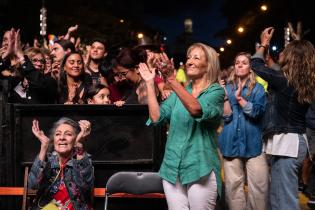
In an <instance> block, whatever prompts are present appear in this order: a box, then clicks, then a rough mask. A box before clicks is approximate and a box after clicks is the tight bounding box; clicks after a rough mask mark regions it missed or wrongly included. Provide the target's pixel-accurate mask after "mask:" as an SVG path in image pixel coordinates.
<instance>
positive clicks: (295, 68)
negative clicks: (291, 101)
mask: <svg viewBox="0 0 315 210" xmlns="http://www.w3.org/2000/svg"><path fill="white" fill-rule="evenodd" d="M280 65H281V69H282V71H283V73H284V76H285V77H286V78H287V80H288V83H289V85H291V86H292V87H293V88H294V89H295V90H296V91H297V100H298V102H299V103H302V104H303V103H312V102H313V101H314V100H315V92H314V90H315V49H314V46H313V44H312V43H311V42H309V41H307V40H294V41H292V42H290V43H289V44H288V45H287V46H286V47H285V48H284V50H283V52H282V57H281V58H280Z"/></svg>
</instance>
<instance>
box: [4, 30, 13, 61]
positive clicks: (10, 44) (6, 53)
mask: <svg viewBox="0 0 315 210" xmlns="http://www.w3.org/2000/svg"><path fill="white" fill-rule="evenodd" d="M14 34H15V30H14V29H13V28H11V30H10V33H9V39H8V44H7V46H3V47H2V48H1V50H0V51H1V52H0V53H1V57H2V59H6V58H8V57H9V56H10V55H11V54H12V53H13V51H14V42H15V41H14Z"/></svg>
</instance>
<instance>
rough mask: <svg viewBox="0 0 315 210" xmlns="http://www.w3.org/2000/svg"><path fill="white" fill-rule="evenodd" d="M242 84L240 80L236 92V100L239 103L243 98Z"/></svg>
mask: <svg viewBox="0 0 315 210" xmlns="http://www.w3.org/2000/svg"><path fill="white" fill-rule="evenodd" d="M241 93H242V82H241V79H238V84H237V90H236V91H235V98H236V100H237V101H239V100H240V99H241V98H242V95H241Z"/></svg>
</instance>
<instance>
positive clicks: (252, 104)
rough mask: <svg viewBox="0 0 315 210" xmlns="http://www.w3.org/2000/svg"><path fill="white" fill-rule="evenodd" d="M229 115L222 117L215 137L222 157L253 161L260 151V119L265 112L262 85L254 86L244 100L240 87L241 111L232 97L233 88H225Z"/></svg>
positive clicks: (229, 86)
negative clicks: (219, 128)
mask: <svg viewBox="0 0 315 210" xmlns="http://www.w3.org/2000/svg"><path fill="white" fill-rule="evenodd" d="M226 90H227V95H228V100H229V103H230V105H231V109H232V113H231V115H229V116H223V119H224V127H223V130H222V132H221V134H220V137H219V147H220V150H221V153H222V155H223V156H224V157H244V158H250V157H256V156H258V155H260V154H261V151H262V137H261V119H262V116H263V113H264V111H265V106H266V95H265V90H264V88H263V86H262V85H260V84H258V83H256V85H255V86H254V88H253V89H252V92H251V94H250V95H249V96H247V91H248V87H247V85H245V86H244V88H243V89H242V92H241V95H242V97H243V98H244V99H245V100H246V101H247V104H246V105H245V107H241V106H240V105H239V104H238V102H237V100H236V97H235V92H236V90H237V88H236V87H234V88H233V85H232V84H229V85H227V86H226Z"/></svg>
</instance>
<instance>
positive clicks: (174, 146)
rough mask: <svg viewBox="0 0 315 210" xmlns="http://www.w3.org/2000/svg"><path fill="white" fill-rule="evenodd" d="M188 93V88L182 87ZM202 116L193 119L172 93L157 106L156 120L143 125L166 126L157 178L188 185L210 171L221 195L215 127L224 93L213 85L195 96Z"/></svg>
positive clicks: (217, 86) (220, 111)
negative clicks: (167, 125)
mask: <svg viewBox="0 0 315 210" xmlns="http://www.w3.org/2000/svg"><path fill="white" fill-rule="evenodd" d="M186 90H187V91H188V92H189V93H192V86H191V84H189V85H188V86H187V88H186ZM197 100H198V102H199V104H200V106H201V108H202V115H201V116H199V117H193V116H191V115H190V114H189V112H188V111H187V109H186V108H185V107H184V105H183V104H182V102H181V100H180V99H179V98H178V97H177V95H176V94H175V93H173V94H171V96H170V97H169V98H168V99H167V100H165V101H164V102H163V103H162V104H161V106H160V119H159V121H158V122H156V123H153V122H152V121H151V120H150V119H149V120H148V121H147V125H151V124H160V123H165V122H167V123H169V124H170V126H169V134H168V138H167V142H166V147H165V154H164V159H163V162H162V165H161V168H160V171H159V173H160V176H161V177H162V178H163V179H165V180H167V181H169V182H171V183H173V184H175V183H176V180H177V179H178V180H179V181H180V183H182V184H188V183H192V182H194V181H197V180H199V179H200V178H201V177H203V176H206V175H208V174H210V173H211V171H214V173H215V175H216V179H217V186H218V194H219V195H220V194H221V174H220V171H221V166H220V160H219V156H218V150H217V149H218V146H217V132H216V130H217V128H218V126H219V125H220V121H221V117H222V114H223V100H224V90H223V88H222V87H221V86H220V85H219V84H218V83H214V84H212V85H210V86H209V87H208V88H206V89H205V90H203V91H202V92H201V93H200V94H199V95H198V97H197Z"/></svg>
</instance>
